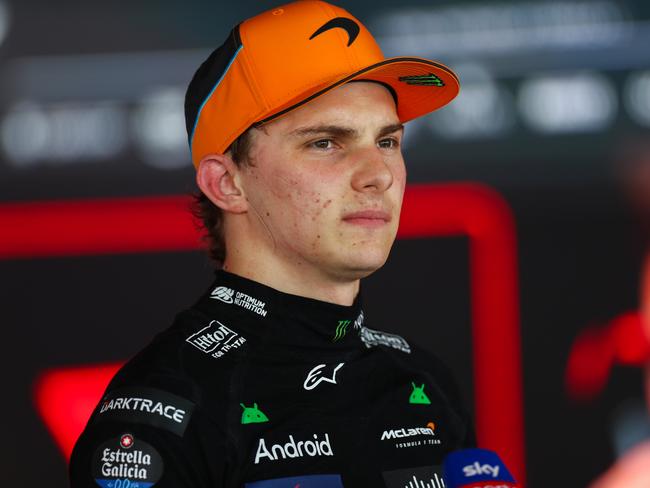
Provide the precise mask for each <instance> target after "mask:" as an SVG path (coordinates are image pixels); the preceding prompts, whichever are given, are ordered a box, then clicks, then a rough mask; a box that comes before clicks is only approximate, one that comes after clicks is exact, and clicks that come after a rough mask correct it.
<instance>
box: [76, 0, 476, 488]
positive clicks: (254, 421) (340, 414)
mask: <svg viewBox="0 0 650 488" xmlns="http://www.w3.org/2000/svg"><path fill="white" fill-rule="evenodd" d="M457 92H458V82H457V79H456V77H455V75H454V74H453V73H452V72H451V71H449V70H448V69H447V68H445V67H444V66H441V65H439V64H437V63H434V62H432V61H428V60H422V59H415V58H393V59H388V60H386V59H384V58H383V56H382V54H381V52H380V50H379V48H378V47H377V45H376V43H375V41H374V39H373V38H372V36H371V35H370V33H369V32H368V31H367V30H366V29H365V27H363V25H362V24H361V23H360V22H359V21H358V20H357V19H355V18H354V17H352V16H351V15H350V14H349V13H348V12H346V11H345V10H342V9H340V8H337V7H334V6H332V5H329V4H327V3H324V2H318V1H303V2H296V3H292V4H289V5H285V6H282V7H280V8H277V9H275V10H272V11H269V12H265V13H263V14H261V15H258V16H257V17H254V18H252V19H248V20H246V21H245V22H243V23H242V24H240V25H239V26H237V27H236V28H235V29H234V30H233V32H232V33H231V35H230V37H229V38H228V39H227V41H226V42H225V43H224V44H223V45H222V46H221V47H220V48H219V49H217V50H216V51H214V52H213V53H212V54H211V55H210V57H209V58H208V59H207V60H206V61H205V62H204V63H203V65H202V66H201V67H200V68H199V70H198V71H197V73H196V74H195V76H194V78H193V80H192V82H191V83H190V86H189V88H188V92H187V97H186V118H187V126H188V134H189V139H190V145H191V150H192V159H193V162H194V164H195V166H196V168H197V183H198V186H199V188H200V190H201V193H202V196H201V197H200V199H199V201H200V208H201V213H202V215H203V217H204V221H205V222H206V226H207V229H208V232H209V234H210V237H211V243H212V249H211V252H212V255H213V256H214V257H215V258H217V259H218V260H220V261H222V269H221V270H220V271H218V272H217V279H216V282H215V283H214V285H213V286H212V287H211V288H210V290H208V291H207V292H206V294H205V295H204V296H203V297H202V298H201V299H200V300H199V301H198V302H197V304H196V305H194V306H193V307H192V308H190V309H189V310H187V311H184V312H182V313H181V314H179V315H178V317H177V319H176V321H175V323H174V325H173V326H172V327H171V328H169V329H168V330H166V331H165V332H163V333H162V334H160V335H159V336H158V337H156V339H155V340H154V341H153V342H152V343H151V344H150V345H149V346H148V347H147V348H146V349H145V350H144V351H142V352H141V353H140V354H138V355H137V356H136V357H135V358H134V359H132V360H131V361H130V362H129V363H128V364H127V365H126V366H125V367H124V368H123V369H122V370H121V371H120V372H119V373H118V374H117V375H116V377H115V378H114V380H113V381H112V382H111V384H110V385H109V387H108V389H107V391H106V394H105V396H104V398H103V399H102V401H101V402H100V404H99V405H98V406H97V408H96V410H95V412H94V413H93V415H92V417H91V419H90V421H89V423H88V426H87V427H86V430H85V432H84V433H83V435H82V436H81V438H80V439H79V441H78V443H77V446H76V448H75V451H74V453H73V457H72V461H71V467H70V471H71V479H72V486H73V488H77V487H90V486H96V485H99V486H102V487H111V488H118V487H126V486H143V487H145V486H154V485H155V486H160V487H163V486H164V487H256V488H264V487H280V486H287V487H292V488H293V487H296V486H300V487H303V488H305V487H309V486H312V487H316V486H318V487H321V486H322V487H325V486H327V487H342V486H345V487H348V488H349V487H380V486H387V487H389V488H393V487H400V488H401V487H403V486H410V485H408V483H413V482H414V481H415V483H416V484H418V483H419V482H421V483H424V484H427V486H442V484H441V480H440V473H439V471H437V470H438V466H439V465H440V464H441V462H442V459H443V457H444V455H445V454H446V453H448V452H449V451H451V450H454V449H458V448H461V447H465V446H468V445H470V444H471V443H472V434H471V432H472V429H471V427H470V425H469V424H468V421H467V418H466V416H465V415H464V414H463V411H462V409H461V407H460V404H459V403H460V402H459V398H458V395H457V392H456V390H455V387H454V384H453V381H452V380H451V378H450V376H449V374H448V372H447V370H446V369H445V368H444V367H443V366H442V365H441V364H440V363H439V362H438V360H437V359H436V358H434V357H432V356H430V355H429V354H427V353H425V352H424V351H421V350H419V349H417V348H415V347H413V346H412V345H411V344H409V343H408V342H407V341H406V340H404V339H403V338H401V337H399V336H396V335H393V334H388V333H384V332H380V331H377V330H373V329H370V328H368V327H366V325H365V324H364V315H363V312H362V310H361V301H360V298H359V280H360V279H361V278H363V277H365V276H368V275H369V274H370V273H372V272H373V271H375V270H376V269H378V268H379V267H381V266H382V265H383V264H384V262H385V261H386V258H387V256H388V253H389V251H390V248H391V246H392V244H393V241H394V239H395V235H396V232H397V226H398V222H399V213H400V207H401V203H402V196H403V193H404V187H405V180H406V170H405V166H404V160H403V158H402V154H401V149H400V143H401V139H402V133H403V125H402V124H403V123H404V122H406V121H407V120H410V119H412V118H414V117H417V116H419V115H423V114H425V113H427V112H430V111H431V110H435V109H436V108H439V107H441V106H443V105H444V104H446V103H447V102H449V101H450V100H451V99H452V98H453V97H454V96H455V95H456V93H457ZM418 486H420V484H418Z"/></svg>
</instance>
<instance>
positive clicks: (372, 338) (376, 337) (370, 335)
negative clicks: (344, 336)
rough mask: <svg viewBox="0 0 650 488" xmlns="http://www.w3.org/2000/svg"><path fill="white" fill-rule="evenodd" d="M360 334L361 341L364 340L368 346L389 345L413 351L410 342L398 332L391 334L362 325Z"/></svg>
mask: <svg viewBox="0 0 650 488" xmlns="http://www.w3.org/2000/svg"><path fill="white" fill-rule="evenodd" d="M359 335H360V336H361V342H363V343H364V344H365V345H366V347H368V348H370V347H375V346H387V347H392V348H393V349H398V350H400V351H402V352H405V353H407V354H410V353H411V346H409V343H408V342H406V340H405V339H404V338H403V337H400V336H398V335H397V334H389V333H388V332H382V331H380V330H374V329H369V328H368V327H364V326H362V327H361V328H360V330H359Z"/></svg>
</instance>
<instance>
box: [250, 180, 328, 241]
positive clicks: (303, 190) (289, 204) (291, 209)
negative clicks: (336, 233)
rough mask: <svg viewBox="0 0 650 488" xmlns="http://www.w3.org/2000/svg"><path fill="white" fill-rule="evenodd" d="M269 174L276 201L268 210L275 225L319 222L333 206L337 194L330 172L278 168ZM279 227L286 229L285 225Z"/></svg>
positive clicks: (271, 190) (295, 227)
mask: <svg viewBox="0 0 650 488" xmlns="http://www.w3.org/2000/svg"><path fill="white" fill-rule="evenodd" d="M269 176H270V178H269V181H268V183H269V186H268V187H269V191H270V193H271V194H272V200H273V202H274V203H273V204H272V205H271V207H274V208H269V209H268V210H267V211H268V212H273V213H274V214H275V215H268V216H269V217H271V220H273V221H274V223H275V226H276V227H277V226H280V227H282V226H284V227H286V226H287V224H290V226H291V227H292V228H294V229H305V228H308V227H310V226H311V225H313V224H315V223H318V222H320V221H321V219H322V216H323V213H324V212H327V211H328V209H331V204H332V202H333V200H334V198H333V197H332V195H331V191H330V190H329V189H330V188H331V184H330V183H329V180H328V175H326V174H319V173H315V174H308V175H307V174H302V173H299V172H296V173H292V174H287V173H285V172H281V171H278V172H275V173H273V174H271V175H269ZM262 203H265V202H262ZM267 206H268V205H267ZM280 230H283V231H284V232H286V231H287V229H286V228H285V229H280ZM304 237H306V236H303V238H304Z"/></svg>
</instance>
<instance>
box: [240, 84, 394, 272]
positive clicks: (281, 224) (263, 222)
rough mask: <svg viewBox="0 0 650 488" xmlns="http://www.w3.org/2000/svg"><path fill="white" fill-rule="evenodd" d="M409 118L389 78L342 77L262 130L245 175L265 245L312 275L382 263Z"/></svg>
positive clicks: (253, 218)
mask: <svg viewBox="0 0 650 488" xmlns="http://www.w3.org/2000/svg"><path fill="white" fill-rule="evenodd" d="M402 134H403V128H402V125H401V124H400V122H399V119H398V117H397V113H396V109H395V102H394V101H393V98H392V96H391V95H390V93H389V92H388V90H387V89H386V88H384V87H383V86H381V85H379V84H377V83H371V82H354V83H348V84H346V85H343V86H341V87H339V88H336V89H334V90H332V91H331V92H329V93H327V94H325V95H323V96H321V97H320V98H318V99H316V100H314V101H312V102H310V103H308V104H306V105H305V106H303V107H301V108H299V109H296V110H294V111H292V112H290V113H289V114H287V115H285V116H283V117H281V118H279V119H277V120H275V121H273V122H271V123H268V124H266V125H265V126H264V127H263V128H262V130H257V131H254V139H253V145H252V149H251V152H250V160H251V163H252V164H251V165H249V166H244V167H243V168H242V173H241V182H242V185H243V188H244V191H245V193H246V197H247V199H248V203H249V212H248V214H247V218H248V219H249V222H250V224H251V227H250V228H251V229H252V232H253V234H254V235H253V236H251V238H253V239H255V240H256V241H257V244H258V245H259V249H260V251H261V252H268V253H270V256H272V257H273V259H274V260H279V262H280V263H281V265H282V266H285V265H286V266H290V267H291V268H292V269H293V270H294V271H295V272H300V273H304V274H305V277H306V278H307V277H308V276H316V275H320V276H321V277H326V278H327V279H330V280H331V279H334V280H336V281H348V280H354V279H359V278H362V277H364V276H367V275H368V274H370V273H372V272H373V271H375V270H376V269H377V268H379V267H381V266H382V265H383V264H384V262H385V261H386V258H387V257H388V253H389V251H390V248H391V246H392V243H393V241H394V239H395V235H396V232H397V226H398V223H399V213H400V208H401V204H402V196H403V194H404V185H405V181H406V170H405V167H404V160H403V158H402V153H401V145H400V144H401V139H402Z"/></svg>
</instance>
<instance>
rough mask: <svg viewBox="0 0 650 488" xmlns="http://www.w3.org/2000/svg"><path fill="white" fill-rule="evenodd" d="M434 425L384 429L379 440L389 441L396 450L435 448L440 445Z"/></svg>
mask: <svg viewBox="0 0 650 488" xmlns="http://www.w3.org/2000/svg"><path fill="white" fill-rule="evenodd" d="M435 430H436V425H435V424H434V423H433V422H429V423H428V424H427V425H426V426H421V427H420V426H414V427H398V428H396V429H386V430H385V431H383V432H382V433H381V437H380V440H382V441H391V442H393V444H394V447H395V448H397V449H404V448H408V447H419V446H436V445H439V444H441V441H440V439H438V438H437V437H436V432H435Z"/></svg>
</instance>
